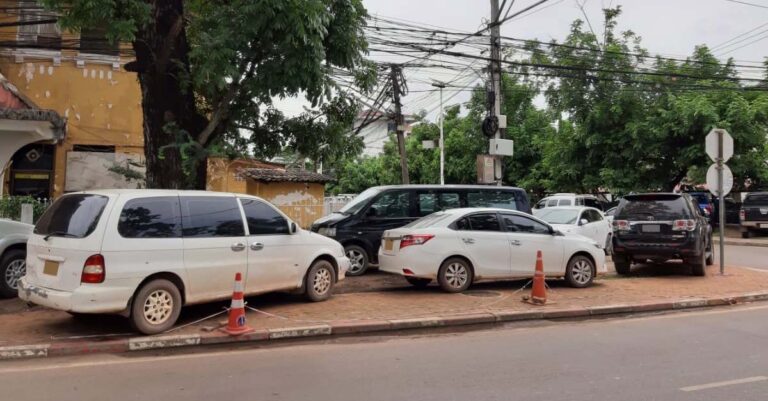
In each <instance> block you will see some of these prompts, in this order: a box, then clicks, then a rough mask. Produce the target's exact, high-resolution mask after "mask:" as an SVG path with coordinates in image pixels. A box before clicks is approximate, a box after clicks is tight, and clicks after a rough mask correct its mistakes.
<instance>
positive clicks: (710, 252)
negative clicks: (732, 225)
mask: <svg viewBox="0 0 768 401" xmlns="http://www.w3.org/2000/svg"><path fill="white" fill-rule="evenodd" d="M704 253H705V254H706V255H707V259H706V261H705V263H706V264H707V266H712V265H713V264H715V251H714V249H713V248H712V239H710V240H709V249H707V250H706V251H704Z"/></svg>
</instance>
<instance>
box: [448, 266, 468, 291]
mask: <svg viewBox="0 0 768 401" xmlns="http://www.w3.org/2000/svg"><path fill="white" fill-rule="evenodd" d="M467 279H469V272H468V271H467V267H466V266H464V265H463V264H461V263H451V264H450V265H448V267H447V268H446V269H445V281H447V282H448V285H450V286H451V287H453V288H461V287H462V286H464V284H466V283H467Z"/></svg>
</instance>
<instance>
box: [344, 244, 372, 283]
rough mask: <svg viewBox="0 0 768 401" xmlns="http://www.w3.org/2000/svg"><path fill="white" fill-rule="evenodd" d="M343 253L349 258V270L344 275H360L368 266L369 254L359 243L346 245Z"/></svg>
mask: <svg viewBox="0 0 768 401" xmlns="http://www.w3.org/2000/svg"><path fill="white" fill-rule="evenodd" d="M344 254H345V255H346V256H347V257H348V258H349V270H347V274H346V276H362V275H363V274H365V271H366V270H368V266H370V260H371V258H370V256H369V255H368V251H366V250H365V248H363V247H361V246H359V245H347V246H345V247H344Z"/></svg>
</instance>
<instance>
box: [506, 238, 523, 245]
mask: <svg viewBox="0 0 768 401" xmlns="http://www.w3.org/2000/svg"><path fill="white" fill-rule="evenodd" d="M509 244H510V245H513V246H520V241H519V240H516V239H513V240H509Z"/></svg>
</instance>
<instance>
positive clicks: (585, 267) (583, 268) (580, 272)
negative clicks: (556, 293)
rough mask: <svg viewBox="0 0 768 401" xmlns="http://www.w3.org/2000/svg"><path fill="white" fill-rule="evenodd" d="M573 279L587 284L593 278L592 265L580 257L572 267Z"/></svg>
mask: <svg viewBox="0 0 768 401" xmlns="http://www.w3.org/2000/svg"><path fill="white" fill-rule="evenodd" d="M571 275H572V276H573V280H574V281H575V282H577V283H579V284H587V283H589V280H591V279H592V265H590V264H589V262H587V261H586V260H583V259H579V260H577V261H576V262H575V263H574V264H573V268H572V269H571Z"/></svg>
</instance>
